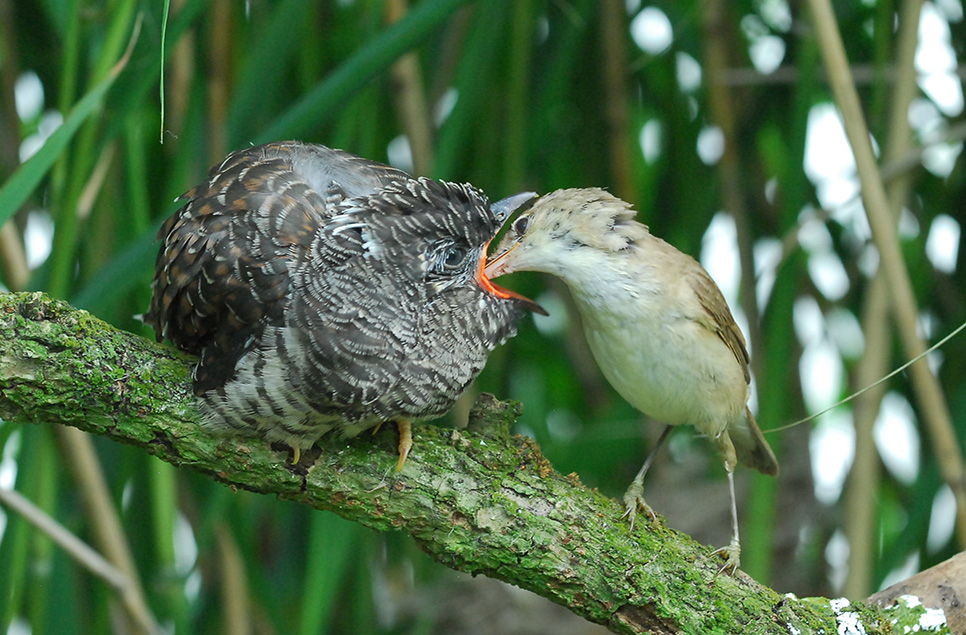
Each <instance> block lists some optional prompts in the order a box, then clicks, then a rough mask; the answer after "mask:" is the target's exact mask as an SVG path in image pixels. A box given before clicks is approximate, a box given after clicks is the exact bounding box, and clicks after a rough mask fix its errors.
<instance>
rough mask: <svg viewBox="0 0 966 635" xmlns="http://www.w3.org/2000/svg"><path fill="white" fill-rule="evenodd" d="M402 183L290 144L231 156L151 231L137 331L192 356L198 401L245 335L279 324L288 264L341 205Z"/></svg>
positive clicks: (231, 361) (244, 343) (383, 170)
mask: <svg viewBox="0 0 966 635" xmlns="http://www.w3.org/2000/svg"><path fill="white" fill-rule="evenodd" d="M402 178H408V176H407V175H406V174H405V173H404V172H401V171H399V170H395V169H393V168H390V167H388V166H383V165H381V164H378V163H375V162H373V161H367V160H365V159H360V158H358V157H355V156H354V155H351V154H349V153H347V152H342V151H339V150H332V149H330V148H325V147H323V146H312V145H306V144H302V143H298V142H282V143H274V144H269V145H266V146H258V147H254V148H247V149H245V150H241V151H238V152H235V153H233V154H231V155H230V156H229V157H228V158H226V159H225V160H224V161H223V162H222V163H221V164H220V165H218V166H216V167H214V168H212V170H211V171H210V172H209V178H208V180H207V181H205V182H204V183H201V184H200V185H198V186H196V187H194V188H192V189H191V190H190V191H188V192H187V193H186V194H185V195H184V196H183V198H184V199H186V200H187V201H188V202H187V203H186V204H185V206H184V207H183V208H181V210H180V211H179V212H177V213H176V214H175V215H173V216H172V217H171V218H170V219H168V221H167V222H165V224H164V225H163V226H162V227H161V231H160V234H159V237H160V238H161V239H162V240H163V241H164V244H163V246H162V249H161V251H160V253H159V254H158V260H157V264H156V272H155V280H154V295H153V297H152V299H151V307H150V309H149V311H148V313H147V314H146V315H145V322H146V323H148V324H150V325H152V326H153V327H154V330H155V333H156V334H157V337H158V339H159V340H160V339H163V338H168V339H170V340H171V341H172V342H174V343H175V344H176V345H177V346H178V347H179V348H182V349H183V350H186V351H188V352H191V353H195V354H200V355H201V357H202V359H201V362H200V363H199V365H198V367H197V369H196V370H195V391H196V392H197V393H198V394H201V393H204V392H206V391H207V390H210V389H212V388H216V387H219V386H221V385H222V384H224V382H225V381H227V380H228V379H229V378H230V377H231V376H232V374H233V373H234V369H235V365H236V364H237V362H238V360H239V359H240V357H241V356H242V355H244V353H245V352H246V351H247V350H248V347H249V346H250V344H251V342H252V340H253V336H254V334H255V333H256V332H257V331H258V330H259V329H261V328H263V327H264V326H265V325H266V324H279V323H281V321H282V320H283V310H284V304H285V298H286V296H287V294H288V293H289V290H290V287H291V280H290V264H291V262H292V260H293V255H294V254H295V253H296V252H300V251H304V250H306V249H308V247H309V246H310V244H311V242H312V240H313V238H314V237H315V235H316V234H317V232H318V231H319V228H320V226H321V225H322V224H324V223H325V221H326V219H327V218H328V217H330V216H332V215H333V214H334V213H335V209H336V207H337V206H338V204H339V203H340V202H341V201H342V200H344V199H345V198H346V196H352V195H356V194H357V193H360V192H362V193H365V192H371V191H374V190H376V189H378V188H380V187H382V186H383V185H384V184H385V183H388V182H391V181H393V180H398V179H402Z"/></svg>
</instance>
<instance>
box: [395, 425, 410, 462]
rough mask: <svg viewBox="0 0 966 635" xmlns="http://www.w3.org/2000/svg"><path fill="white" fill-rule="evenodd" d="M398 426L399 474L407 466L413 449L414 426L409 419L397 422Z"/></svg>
mask: <svg viewBox="0 0 966 635" xmlns="http://www.w3.org/2000/svg"><path fill="white" fill-rule="evenodd" d="M396 425H397V426H399V462H398V463H397V464H396V471H397V472H399V471H402V469H403V465H405V464H406V457H407V456H409V451H410V450H412V449H413V426H412V424H411V423H410V422H409V419H405V418H400V419H399V420H398V421H396Z"/></svg>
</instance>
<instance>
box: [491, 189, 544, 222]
mask: <svg viewBox="0 0 966 635" xmlns="http://www.w3.org/2000/svg"><path fill="white" fill-rule="evenodd" d="M535 198H537V193H536V192H520V193H519V194H514V195H513V196H508V197H506V198H501V199H500V200H498V201H497V202H496V203H490V211H491V212H493V215H494V216H496V219H497V220H498V221H500V224H501V225H502V224H503V222H504V221H505V220H506V219H508V218H509V217H510V214H512V213H513V212H515V211H517V210H518V209H520V208H521V207H523V205H525V204H526V203H529V202H530V201H532V200H533V199H535Z"/></svg>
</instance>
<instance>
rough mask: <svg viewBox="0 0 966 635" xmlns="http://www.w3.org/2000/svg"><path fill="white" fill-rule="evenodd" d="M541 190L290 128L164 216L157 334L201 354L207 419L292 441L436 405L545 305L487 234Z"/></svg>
mask: <svg viewBox="0 0 966 635" xmlns="http://www.w3.org/2000/svg"><path fill="white" fill-rule="evenodd" d="M533 196H534V195H533V194H531V193H525V194H520V195H517V196H513V197H510V198H507V199H504V200H501V201H498V202H496V203H493V204H492V205H491V204H490V203H489V202H488V200H487V198H486V196H485V195H484V194H483V192H481V191H480V190H478V189H476V188H475V187H473V186H471V185H466V184H455V183H446V182H438V181H433V180H430V179H426V178H412V177H410V176H409V175H408V174H406V173H405V172H402V171H400V170H397V169H394V168H391V167H389V166H386V165H382V164H380V163H376V162H374V161H369V160H366V159H362V158H359V157H357V156H354V155H352V154H349V153H347V152H343V151H340V150H333V149H330V148H327V147H324V146H319V145H309V144H303V143H300V142H295V141H288V142H279V143H272V144H268V145H264V146H258V147H252V148H247V149H244V150H240V151H238V152H235V153H234V154H232V155H230V156H229V157H228V158H226V159H225V160H224V161H223V162H222V163H220V164H219V165H217V166H215V167H213V168H212V169H211V171H210V172H209V175H208V179H207V180H206V181H205V182H203V183H201V184H200V185H198V186H196V187H194V188H193V189H191V190H190V191H188V192H187V193H186V194H185V195H184V196H183V197H182V199H183V200H185V201H186V202H185V205H184V206H183V207H182V208H181V209H180V210H178V211H177V212H176V213H175V214H174V215H173V216H172V217H171V218H169V219H168V220H167V222H165V223H164V225H163V226H162V227H161V231H160V235H159V237H160V238H161V239H162V241H163V244H162V245H161V249H160V253H159V254H158V258H157V265H156V273H155V278H154V283H153V289H154V294H153V297H152V299H151V306H150V310H149V311H148V313H147V314H146V315H145V316H144V320H145V322H146V323H148V324H150V325H151V326H152V327H153V328H154V330H155V332H156V334H157V337H158V340H161V339H164V338H167V339H169V340H171V341H172V342H173V343H174V344H175V345H176V346H178V347H179V348H181V349H183V350H185V351H188V352H190V353H193V354H195V355H198V356H199V357H200V360H199V361H198V364H197V365H196V366H195V368H194V370H193V387H194V393H195V395H196V396H197V398H198V402H199V406H200V409H201V411H202V420H203V422H204V423H205V424H207V425H208V426H211V427H213V428H217V429H221V430H224V431H227V432H229V433H236V434H240V435H244V436H257V437H262V438H265V439H267V440H268V441H270V442H280V443H284V444H287V445H288V446H290V447H291V448H292V450H293V464H296V463H298V461H299V457H300V453H301V451H303V450H306V449H308V448H309V447H311V446H312V444H313V443H315V442H316V441H317V440H318V439H319V438H320V437H321V436H322V435H323V434H325V433H326V432H328V431H330V430H339V431H341V432H342V433H344V434H345V435H347V436H352V435H356V434H358V433H359V432H361V431H363V430H366V429H370V428H376V427H378V426H379V425H380V424H381V423H382V422H384V421H387V420H394V421H396V422H397V424H398V425H399V430H400V441H399V462H398V465H397V469H402V466H403V464H404V463H405V461H406V457H407V455H408V453H409V450H410V448H411V446H412V436H411V428H410V421H412V420H418V419H423V418H429V417H434V416H438V415H441V414H443V413H444V412H446V411H447V410H449V408H450V407H451V406H452V405H453V402H454V401H455V400H456V399H457V398H458V397H459V396H460V394H461V393H462V392H463V390H464V389H465V388H466V387H467V385H468V384H469V383H470V382H471V381H472V380H473V379H474V378H475V377H476V375H477V374H478V373H479V372H480V370H481V369H482V368H483V365H484V363H485V361H486V358H487V355H488V354H489V353H490V351H492V350H493V349H494V348H495V347H496V346H498V345H500V344H501V343H503V342H504V341H505V340H506V339H507V338H509V337H511V336H512V335H513V334H514V333H515V332H516V325H517V322H518V320H519V318H520V317H521V315H522V312H523V309H525V308H530V309H533V310H540V311H542V309H540V308H539V307H538V306H537V305H536V304H534V303H533V302H531V301H530V300H527V299H526V298H523V297H522V296H519V295H517V294H515V293H512V292H510V291H507V290H505V289H502V288H500V287H497V286H496V285H494V284H492V283H491V282H490V281H489V279H488V278H487V277H486V275H485V274H484V272H483V265H484V263H485V259H486V247H487V245H488V244H489V242H490V240H492V238H493V236H494V235H495V234H496V232H497V230H498V229H499V227H500V225H501V224H502V222H503V221H505V220H506V218H507V216H508V215H509V214H510V213H511V212H512V211H514V210H515V209H516V208H517V207H519V206H520V205H521V204H522V203H524V202H526V201H528V200H529V199H531V198H532V197H533Z"/></svg>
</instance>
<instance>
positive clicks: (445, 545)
mask: <svg viewBox="0 0 966 635" xmlns="http://www.w3.org/2000/svg"><path fill="white" fill-rule="evenodd" d="M190 362H191V359H190V358H189V357H187V356H185V355H182V354H180V353H177V352H175V351H172V350H171V349H169V348H166V347H163V346H159V345H157V344H154V343H153V342H150V341H148V340H145V339H143V338H141V337H138V336H136V335H133V334H130V333H126V332H123V331H119V330H117V329H115V328H113V327H111V326H109V325H107V324H105V323H104V322H102V321H100V320H98V319H96V318H93V317H91V316H90V315H89V314H87V313H86V312H84V311H78V310H75V309H73V308H72V307H70V306H69V305H67V304H66V303H64V302H59V301H52V300H50V299H49V298H47V297H46V296H44V295H42V294H39V293H31V294H6V295H0V417H2V418H3V419H4V420H5V421H12V422H19V423H25V424H26V423H35V424H61V425H69V426H74V427H77V428H80V429H81V430H85V431H87V432H91V433H94V434H101V435H107V436H109V437H111V438H113V439H115V440H117V441H120V442H122V443H127V444H130V445H135V446H137V447H140V448H143V449H144V450H146V451H148V452H150V453H151V454H153V455H155V456H157V457H159V458H161V459H162V460H164V461H167V462H169V463H171V464H173V465H176V466H179V467H186V468H190V469H193V470H196V471H198V472H201V473H203V474H205V475H207V476H209V477H210V478H212V479H215V480H217V481H220V482H222V483H225V484H227V485H229V486H232V487H240V488H245V489H248V490H251V491H254V492H260V493H264V494H274V495H276V496H278V497H279V498H283V499H288V500H292V501H297V502H301V503H305V504H307V505H311V506H312V507H315V508H317V509H320V510H328V511H333V512H335V513H337V514H339V515H340V516H342V517H344V518H347V519H349V520H353V521H356V522H359V523H361V524H363V525H365V526H367V527H371V528H373V529H377V530H380V531H385V530H399V531H403V532H405V533H407V534H409V535H411V536H412V537H413V538H414V539H415V540H416V541H417V543H418V544H419V545H420V546H421V547H422V548H423V549H424V550H425V551H426V552H427V553H429V554H430V555H431V556H432V557H433V558H435V559H436V560H438V561H439V562H441V563H443V564H445V565H446V566H448V567H452V568H454V569H457V570H460V571H465V572H467V573H471V574H479V573H482V574H485V575H488V576H492V577H495V578H498V579H501V580H505V581H507V582H510V583H512V584H515V585H517V586H520V587H522V588H525V589H529V590H531V591H534V592H535V593H538V594H540V595H542V596H544V597H547V598H550V599H551V600H553V601H555V602H557V603H560V604H563V605H565V606H567V607H569V608H570V609H571V610H572V611H573V612H575V613H577V614H579V615H581V616H583V617H585V618H586V619H588V620H591V621H594V622H598V623H601V624H605V625H607V626H608V627H609V628H610V629H611V630H613V631H614V632H617V633H639V632H654V633H698V632H703V633H775V632H785V633H787V632H801V633H815V632H819V631H820V630H824V632H837V631H838V626H839V625H840V624H841V622H842V620H843V619H847V618H854V619H857V620H860V621H861V622H863V623H864V629H865V632H866V633H886V632H890V630H889V626H888V620H887V619H886V618H885V617H884V616H883V613H882V612H881V611H880V610H879V609H878V608H875V607H870V606H866V605H860V604H857V603H853V604H852V605H851V606H849V607H848V608H847V609H845V611H847V612H853V613H852V614H851V615H849V614H848V613H843V612H839V613H836V612H835V611H833V609H832V608H831V607H830V604H829V602H828V601H827V600H825V599H823V598H813V599H807V600H799V599H796V598H793V597H791V596H783V595H780V594H778V593H777V592H775V591H773V590H771V589H768V588H766V587H763V586H761V585H759V584H758V583H756V582H755V581H754V580H752V579H751V578H749V577H747V576H745V575H744V574H741V573H739V574H738V575H737V576H734V577H731V576H727V575H716V570H717V567H718V566H719V564H720V563H719V562H717V561H716V560H714V559H712V558H709V557H708V552H709V549H708V548H707V547H705V546H704V545H701V544H699V543H696V542H694V541H693V540H691V539H690V538H689V537H687V536H685V535H683V534H681V533H679V532H676V531H673V530H670V529H668V528H666V527H664V526H662V525H660V524H656V523H650V524H648V523H638V526H637V528H635V530H634V532H633V534H632V533H630V531H629V529H628V526H627V524H626V523H624V522H621V521H620V516H621V512H622V509H621V507H620V505H619V504H618V503H617V502H616V501H614V500H612V499H609V498H607V497H605V496H603V495H601V494H599V493H598V492H596V491H593V490H590V489H587V488H585V487H584V486H582V485H581V484H580V482H579V480H578V479H577V477H576V476H574V475H570V476H563V475H561V474H558V473H557V472H555V471H554V470H553V468H552V466H551V465H550V464H549V463H548V462H547V461H546V459H544V458H543V456H542V455H541V454H540V450H539V448H537V446H536V445H535V444H534V442H533V441H532V440H530V439H528V438H526V437H522V436H511V435H510V434H509V426H510V424H511V423H512V422H513V421H514V419H515V418H516V416H518V414H519V410H518V406H514V405H512V404H504V403H500V402H498V401H496V400H495V399H493V398H492V397H489V396H486V395H484V396H483V397H482V398H481V399H480V400H479V401H478V402H477V404H476V407H475V408H474V410H473V413H472V415H471V421H470V426H469V428H467V429H466V430H460V431H457V430H447V429H441V428H438V427H435V426H430V425H423V426H418V427H417V428H416V430H415V446H414V451H413V453H412V454H411V455H410V457H409V460H408V461H407V463H406V466H405V468H404V469H403V470H402V472H399V473H396V472H395V471H394V466H395V463H396V460H397V456H396V450H395V442H396V439H395V430H393V429H392V427H391V426H385V427H384V429H383V430H381V431H380V432H379V433H378V434H377V435H375V437H368V436H363V437H359V438H356V439H348V440H346V439H339V438H336V437H330V438H326V439H323V441H322V442H321V443H320V444H319V446H317V447H315V448H313V449H312V450H311V451H309V452H306V453H304V454H303V457H302V460H301V462H300V463H299V465H297V466H292V465H291V464H290V452H289V451H288V450H287V448H281V447H271V446H269V445H268V444H266V443H264V442H261V441H259V440H254V439H235V438H226V437H218V436H212V435H211V434H209V433H208V432H207V431H205V430H204V429H202V428H200V427H199V425H198V423H197V413H196V411H195V409H194V406H193V402H192V397H191V394H190V390H189V367H190ZM911 610H912V611H913V612H914V613H913V614H914V615H915V614H916V613H915V611H917V610H918V611H919V612H921V611H922V608H921V607H920V608H919V609H911ZM898 614H899V611H896V612H893V613H890V615H889V617H890V618H892V619H895V617H896V615H898ZM843 616H845V617H843Z"/></svg>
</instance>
